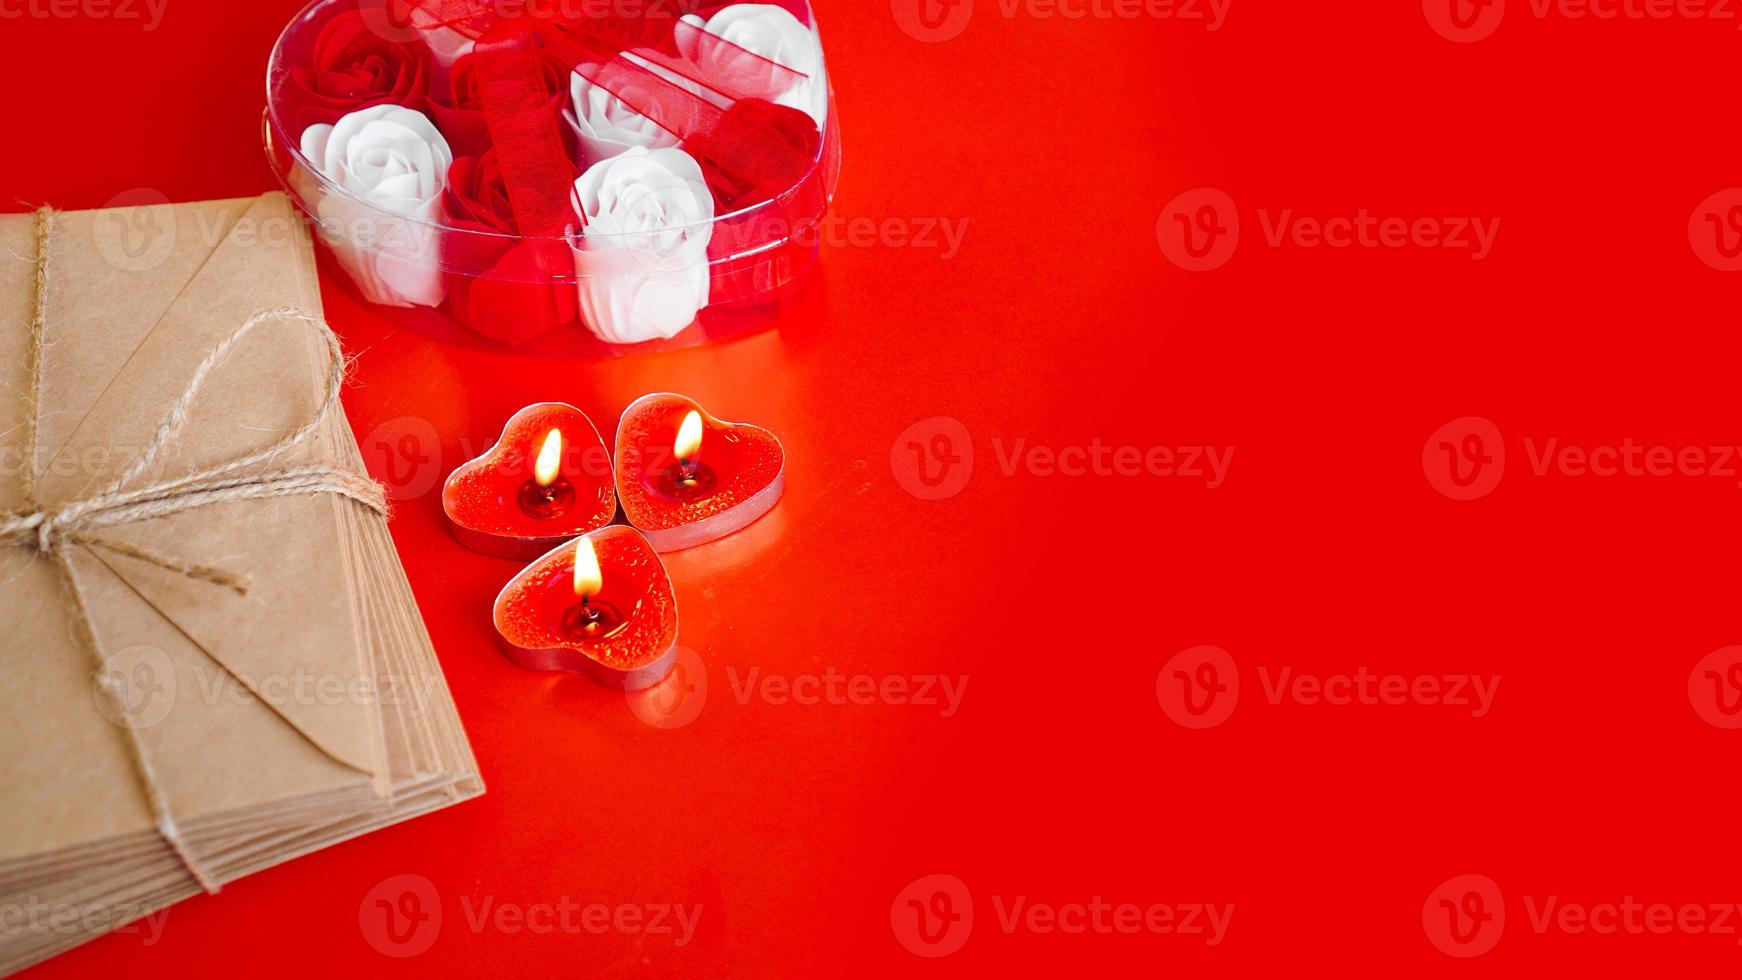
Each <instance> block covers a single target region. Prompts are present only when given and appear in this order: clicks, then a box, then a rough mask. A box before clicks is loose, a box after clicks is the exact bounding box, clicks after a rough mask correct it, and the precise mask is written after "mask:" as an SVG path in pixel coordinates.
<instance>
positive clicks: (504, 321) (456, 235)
mask: <svg viewBox="0 0 1742 980" xmlns="http://www.w3.org/2000/svg"><path fill="white" fill-rule="evenodd" d="M444 204H445V207H446V209H447V216H448V225H449V226H450V227H452V228H455V229H459V230H457V231H452V232H449V233H447V234H445V235H443V236H442V267H443V268H444V269H446V270H448V271H447V289H448V303H449V307H450V309H451V310H452V311H453V315H454V317H455V318H456V319H458V320H459V321H460V322H461V323H464V324H466V325H467V326H469V327H471V328H472V329H473V330H476V331H478V332H479V333H481V334H483V335H485V336H486V337H491V338H493V339H495V340H499V341H501V342H503V343H505V344H520V343H524V342H526V341H528V340H531V339H532V338H534V337H536V336H538V335H539V334H541V333H544V332H545V331H546V330H549V329H550V328H551V327H554V326H556V325H558V324H561V323H567V322H569V321H570V320H573V319H574V318H575V302H576V296H575V282H574V275H575V263H574V256H573V255H572V254H571V253H570V251H569V248H568V246H567V245H566V244H564V243H563V242H561V241H550V240H543V239H539V240H529V239H521V238H518V237H513V236H516V235H518V233H519V227H518V225H517V224H516V223H515V220H514V210H513V208H512V206H511V205H510V204H509V200H508V188H507V186H506V185H505V184H504V183H503V181H502V169H501V167H500V166H499V165H498V164H497V162H496V152H495V151H494V150H489V151H486V152H485V153H484V154H483V155H482V156H478V157H460V158H458V159H456V160H455V161H454V165H453V166H452V167H451V168H449V169H448V189H447V192H446V197H445V201H444Z"/></svg>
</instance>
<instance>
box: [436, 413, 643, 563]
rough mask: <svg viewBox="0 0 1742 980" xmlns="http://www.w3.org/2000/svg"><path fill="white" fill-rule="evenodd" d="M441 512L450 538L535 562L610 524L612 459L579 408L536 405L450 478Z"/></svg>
mask: <svg viewBox="0 0 1742 980" xmlns="http://www.w3.org/2000/svg"><path fill="white" fill-rule="evenodd" d="M442 510H443V511H445V512H446V513H447V515H448V526H449V527H450V528H451V529H452V530H453V532H454V537H455V538H457V539H459V541H460V543H461V544H463V545H465V546H466V547H468V548H472V549H474V550H476V551H481V552H483V553H485V554H487V555H498V556H500V557H503V558H536V557H537V556H539V555H542V554H544V553H545V552H546V551H549V550H550V549H551V548H552V547H554V546H555V545H558V544H561V543H562V542H564V541H567V540H569V539H570V538H573V537H574V536H575V535H577V534H584V533H586V532H588V531H591V530H593V529H594V528H600V527H604V526H605V525H606V524H609V523H611V518H613V517H615V516H616V514H617V495H616V492H615V491H614V490H613V489H612V483H611V457H610V455H609V454H608V453H607V452H606V451H605V441H604V440H603V439H600V438H599V430H598V429H596V428H594V427H593V422H592V420H591V419H589V418H587V416H586V415H585V414H583V413H582V412H581V410H580V409H578V408H575V407H574V406H573V405H565V404H563V403H562V402H540V403H539V404H536V405H528V406H527V407H525V408H523V409H521V410H520V411H518V412H515V413H514V417H513V418H511V419H509V420H508V424H507V425H506V426H504V427H503V429H502V438H500V439H498V440H496V444H495V445H494V446H491V447H490V449H489V451H488V452H486V453H484V455H482V456H479V457H478V458H477V459H474V460H472V461H470V462H468V463H466V464H464V465H463V466H461V467H460V468H459V469H456V470H454V471H453V473H451V474H449V475H448V482H447V483H446V484H445V485H444V486H443V487H442Z"/></svg>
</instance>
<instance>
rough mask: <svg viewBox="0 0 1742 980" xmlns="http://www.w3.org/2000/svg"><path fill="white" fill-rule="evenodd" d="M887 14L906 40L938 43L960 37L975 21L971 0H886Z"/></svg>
mask: <svg viewBox="0 0 1742 980" xmlns="http://www.w3.org/2000/svg"><path fill="white" fill-rule="evenodd" d="M889 12H890V14H892V15H893V16H894V17H895V23H896V25H897V26H898V27H900V28H901V29H902V31H904V32H905V33H906V34H907V36H908V37H911V38H913V39H914V40H915V41H923V42H925V43H926V44H938V43H941V42H943V41H951V40H954V39H956V38H957V37H960V36H961V34H962V32H963V31H965V30H967V29H968V21H970V20H973V19H974V0H889Z"/></svg>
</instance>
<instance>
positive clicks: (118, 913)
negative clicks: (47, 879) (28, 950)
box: [0, 895, 169, 946]
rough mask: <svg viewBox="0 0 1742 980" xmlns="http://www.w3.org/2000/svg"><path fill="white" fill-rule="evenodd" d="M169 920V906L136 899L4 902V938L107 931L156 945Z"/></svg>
mask: <svg viewBox="0 0 1742 980" xmlns="http://www.w3.org/2000/svg"><path fill="white" fill-rule="evenodd" d="M168 921H169V909H158V910H156V911H152V909H151V908H150V907H149V906H146V905H142V904H138V903H134V902H120V903H115V904H111V903H107V902H80V903H72V902H61V901H45V900H44V899H42V898H41V897H39V896H36V895H30V896H28V897H25V898H24V899H22V900H18V901H10V902H0V937H4V938H7V939H9V940H11V939H17V940H20V941H22V940H23V939H25V938H26V937H40V936H84V937H89V936H93V935H97V934H99V933H104V932H113V933H119V934H121V935H131V936H138V937H140V938H139V945H141V946H156V945H157V943H158V941H159V940H161V939H162V938H163V927H164V925H165V924H167V923H168Z"/></svg>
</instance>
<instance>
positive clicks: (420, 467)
mask: <svg viewBox="0 0 1742 980" xmlns="http://www.w3.org/2000/svg"><path fill="white" fill-rule="evenodd" d="M358 449H359V450H361V452H362V454H363V462H364V465H366V466H367V467H368V469H369V473H370V475H372V476H374V477H375V478H376V479H377V480H380V481H381V483H382V485H383V486H385V487H386V488H387V496H388V497H389V498H390V499H392V500H409V499H411V498H413V497H421V496H423V495H424V494H426V493H428V492H429V491H430V490H431V489H433V488H434V487H435V484H436V480H437V479H439V478H440V477H441V473H442V442H441V437H440V436H438V435H436V430H435V426H434V425H431V424H430V421H429V420H428V419H423V418H418V417H416V416H412V415H401V416H400V417H398V418H394V419H388V420H387V421H385V422H383V423H381V424H380V425H378V426H376V427H375V428H373V429H371V430H369V434H368V435H366V436H364V437H363V441H362V443H361V444H360V445H359V446H358Z"/></svg>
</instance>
